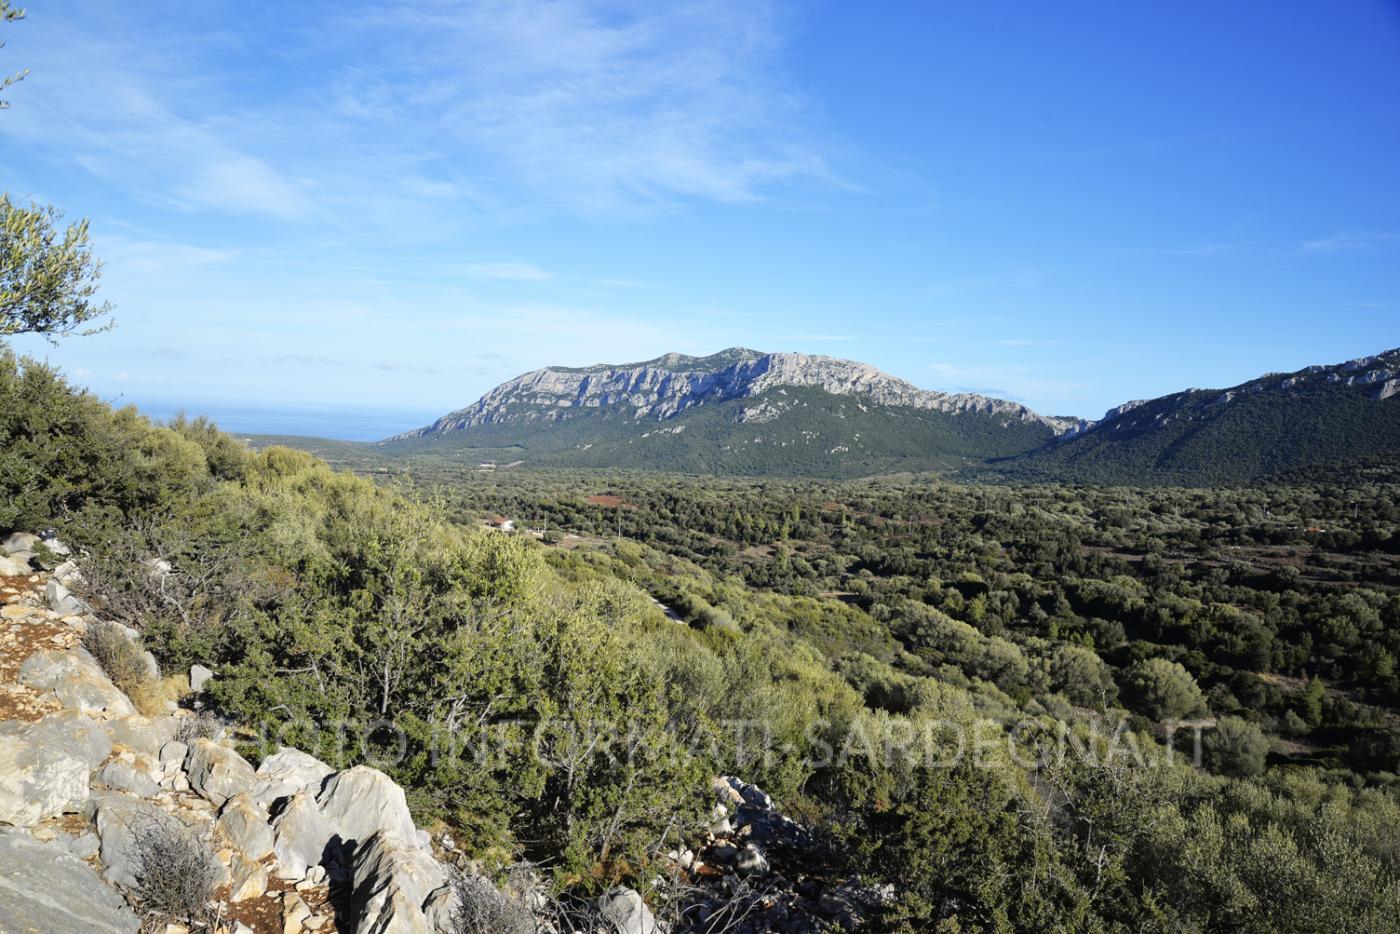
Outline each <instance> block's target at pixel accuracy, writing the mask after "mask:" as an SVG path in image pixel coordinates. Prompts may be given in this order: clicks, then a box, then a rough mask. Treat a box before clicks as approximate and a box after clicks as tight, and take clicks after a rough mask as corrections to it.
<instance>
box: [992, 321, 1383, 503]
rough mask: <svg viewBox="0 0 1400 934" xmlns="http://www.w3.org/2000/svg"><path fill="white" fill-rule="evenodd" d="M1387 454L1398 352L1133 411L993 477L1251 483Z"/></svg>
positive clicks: (1199, 392)
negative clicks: (1308, 469)
mask: <svg viewBox="0 0 1400 934" xmlns="http://www.w3.org/2000/svg"><path fill="white" fill-rule="evenodd" d="M1387 454H1388V455H1392V456H1396V457H1400V349H1396V350H1390V351H1387V352H1385V353H1380V354H1376V355H1374V356H1370V357H1361V358H1359V359H1356V360H1350V361H1347V362H1346V363H1340V364H1336V365H1331V366H1311V367H1308V368H1306V369H1303V370H1299V371H1297V372H1295V373H1287V374H1280V373H1273V374H1269V375H1267V376H1262V377H1260V378H1258V379H1255V380H1251V381H1249V382H1247V383H1242V384H1241V385H1238V386H1234V387H1232V388H1230V389H1223V390H1221V389H1189V390H1186V391H1185V392H1179V393H1174V394H1172V395H1169V396H1163V397H1161V398H1159V399H1152V400H1150V401H1145V402H1133V403H1128V404H1126V405H1123V406H1119V407H1118V408H1117V409H1114V410H1113V411H1110V412H1109V413H1108V414H1107V415H1106V416H1105V417H1104V418H1103V419H1102V420H1100V421H1098V422H1095V423H1094V424H1093V425H1092V426H1090V427H1089V428H1088V429H1087V430H1085V431H1082V432H1079V433H1076V434H1075V435H1074V436H1072V437H1067V438H1064V439H1061V440H1058V441H1056V442H1053V443H1051V444H1048V445H1046V446H1045V447H1044V448H1042V449H1039V450H1036V451H1033V452H1030V453H1028V454H1026V455H1024V456H1021V457H1018V458H1015V459H1013V460H1012V461H1011V462H1009V463H1006V464H1002V465H998V467H997V468H996V472H997V473H1000V474H1002V475H1005V476H1011V477H1018V478H1023V479H1044V480H1064V481H1076V482H1096V483H1128V484H1132V483H1155V484H1192V485H1195V484H1219V483H1248V482H1251V481H1255V480H1259V479H1262V478H1266V477H1272V476H1277V475H1281V474H1284V473H1286V472H1290V471H1298V470H1301V469H1305V468H1316V467H1329V466H1331V467H1338V468H1340V467H1343V466H1346V465H1349V464H1354V463H1356V462H1358V461H1361V460H1364V459H1366V458H1370V457H1375V456H1378V455H1387Z"/></svg>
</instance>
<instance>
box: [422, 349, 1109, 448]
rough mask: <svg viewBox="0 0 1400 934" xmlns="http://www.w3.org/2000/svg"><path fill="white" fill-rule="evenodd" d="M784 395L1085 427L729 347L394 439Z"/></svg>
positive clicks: (799, 358)
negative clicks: (803, 392)
mask: <svg viewBox="0 0 1400 934" xmlns="http://www.w3.org/2000/svg"><path fill="white" fill-rule="evenodd" d="M784 386H796V387H806V388H814V389H820V390H822V391H824V392H828V393H832V394H833V395H841V396H852V397H856V398H857V399H858V400H859V401H862V402H868V403H871V404H874V405H882V406H905V407H910V408H916V409H928V410H936V411H940V412H948V413H953V414H959V413H965V412H979V413H983V414H987V415H1000V416H1004V417H1007V418H1010V419H1016V420H1020V421H1026V422H1036V423H1040V424H1043V425H1046V426H1047V427H1049V428H1050V429H1051V430H1052V431H1053V432H1054V433H1055V434H1063V433H1066V432H1072V431H1077V430H1081V429H1082V428H1083V427H1084V426H1085V425H1086V424H1087V423H1086V422H1083V421H1081V420H1078V419H1068V418H1052V417H1047V416H1043V415H1039V414H1037V413H1035V412H1033V411H1031V410H1030V409H1028V408H1027V407H1025V406H1024V405H1021V404H1020V403H1016V402H1009V401H1007V400H1004V399H994V398H991V397H988V396H981V395H977V394H974V393H957V394H949V393H942V392H933V391H930V390H926V389H920V388H919V387H917V386H915V385H913V384H912V383H908V382H905V381H904V380H901V379H896V378H895V377H893V376H890V375H889V374H887V373H882V372H881V371H880V370H877V369H875V368H874V367H872V366H867V365H866V364H863V363H856V362H853V361H850V360H838V359H835V358H833V357H823V356H808V355H805V354H797V353H760V352H758V351H754V350H747V349H744V348H733V349H730V350H726V351H723V352H721V353H718V354H715V355H713V356H709V357H687V356H685V355H683V354H667V355H665V356H663V357H659V358H657V359H655V360H648V361H646V362H644V363H636V364H623V365H617V366H613V365H601V366H593V367H586V368H578V369H575V368H564V367H546V368H545V369H542V370H535V371H533V372H530V373H526V374H524V375H523V376H518V377H516V378H515V379H513V380H510V381H509V382H506V383H503V384H501V385H500V386H498V387H496V388H495V389H493V390H491V392H489V393H487V394H486V395H485V396H483V397H482V398H481V399H480V400H478V401H477V402H476V403H475V404H473V405H471V406H468V407H467V408H465V409H460V410H458V411H456V412H452V413H450V414H448V415H445V416H443V417H442V418H440V419H438V420H437V421H436V422H434V423H433V424H432V425H429V426H427V427H426V428H420V429H418V430H417V431H412V432H408V433H406V434H404V435H400V436H399V437H400V438H413V437H423V436H426V435H433V434H441V433H444V432H450V431H455V430H461V429H466V428H472V427H475V426H477V425H493V424H510V423H526V422H531V421H541V420H543V421H555V420H560V419H563V418H568V417H569V416H570V415H573V414H576V413H578V412H579V411H580V410H586V409H600V408H616V409H619V410H621V411H623V412H625V413H626V414H627V415H629V416H630V417H632V418H636V419H656V420H664V419H668V418H673V417H674V416H676V415H678V414H680V413H681V412H684V411H686V410H687V409H690V408H693V407H695V406H700V405H706V404H715V403H720V402H727V401H729V400H731V399H741V398H749V397H753V396H757V395H759V394H761V393H763V392H766V391H767V390H770V389H775V388H778V387H784Z"/></svg>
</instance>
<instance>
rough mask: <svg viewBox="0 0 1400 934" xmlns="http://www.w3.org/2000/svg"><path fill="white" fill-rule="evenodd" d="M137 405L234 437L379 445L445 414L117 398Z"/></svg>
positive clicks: (161, 416)
mask: <svg viewBox="0 0 1400 934" xmlns="http://www.w3.org/2000/svg"><path fill="white" fill-rule="evenodd" d="M113 401H115V402H116V403H117V404H118V405H121V404H131V405H135V406H136V408H137V409H139V410H140V411H141V413H142V414H143V415H146V416H148V417H150V418H153V419H157V420H159V421H168V420H170V419H171V418H174V417H175V416H176V415H178V414H179V413H180V412H184V413H185V414H186V415H187V416H189V417H191V418H193V417H195V416H198V415H204V416H207V417H209V418H210V419H212V420H213V421H214V422H215V423H217V424H218V426H219V427H220V428H222V429H223V430H224V431H228V432H233V433H234V434H257V435H307V436H310V437H314V438H330V439H333V440H337V441H378V440H380V439H381V438H387V437H389V436H390V435H394V434H398V433H399V432H402V431H408V430H409V429H412V428H417V427H419V426H420V425H427V424H429V423H431V422H432V421H433V420H434V419H436V418H437V417H438V416H439V415H441V414H442V413H441V412H434V411H432V410H429V409H361V408H354V409H350V408H333V407H330V406H315V405H298V406H286V407H282V406H273V405H267V406H258V405H250V404H248V403H246V402H208V403H198V404H194V405H190V404H182V403H176V402H160V401H145V400H136V399H117V400H113Z"/></svg>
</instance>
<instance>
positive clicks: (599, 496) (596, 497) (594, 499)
mask: <svg viewBox="0 0 1400 934" xmlns="http://www.w3.org/2000/svg"><path fill="white" fill-rule="evenodd" d="M587 502H588V503H589V504H590V505H592V506H606V507H607V508H608V509H636V508H638V507H637V504H636V503H629V502H627V500H625V499H623V498H622V497H621V496H613V495H612V494H611V493H595V494H593V495H592V496H590V497H588V500H587Z"/></svg>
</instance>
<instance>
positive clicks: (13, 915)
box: [0, 830, 140, 934]
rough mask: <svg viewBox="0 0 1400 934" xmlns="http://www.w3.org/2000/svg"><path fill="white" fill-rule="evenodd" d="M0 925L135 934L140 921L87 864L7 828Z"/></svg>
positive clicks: (33, 931) (1, 848)
mask: <svg viewBox="0 0 1400 934" xmlns="http://www.w3.org/2000/svg"><path fill="white" fill-rule="evenodd" d="M0 925H2V926H3V928H4V930H5V931H6V932H10V934H53V932H56V931H62V932H64V934H135V932H136V929H137V928H138V927H139V925H140V922H139V921H138V919H137V917H136V915H134V914H133V913H132V912H131V910H130V909H129V908H127V907H126V903H125V902H123V901H122V898H121V896H120V895H118V894H117V893H116V891H115V890H114V889H112V888H111V887H110V886H108V885H106V884H105V883H103V881H102V879H101V877H100V876H98V874H97V873H96V872H95V871H94V870H93V868H92V867H91V866H89V865H88V864H87V863H85V862H83V861H82V860H80V859H78V858H77V857H76V856H74V855H72V854H71V853H68V852H66V851H65V850H64V849H63V848H62V847H59V846H56V845H54V844H48V843H40V842H39V841H38V840H35V839H34V838H33V837H31V836H29V835H28V834H27V833H24V832H23V831H18V830H11V831H0Z"/></svg>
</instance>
